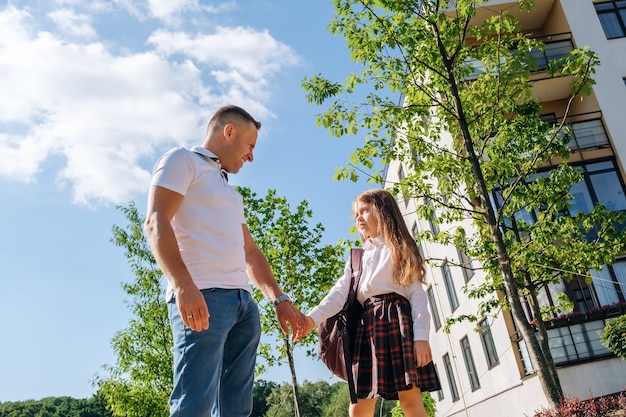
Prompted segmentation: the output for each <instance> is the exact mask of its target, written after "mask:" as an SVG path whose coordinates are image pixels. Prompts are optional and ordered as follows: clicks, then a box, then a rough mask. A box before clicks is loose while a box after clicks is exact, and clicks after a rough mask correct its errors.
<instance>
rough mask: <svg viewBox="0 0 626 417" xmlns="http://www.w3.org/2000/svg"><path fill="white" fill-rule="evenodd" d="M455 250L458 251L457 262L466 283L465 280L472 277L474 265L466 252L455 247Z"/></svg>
mask: <svg viewBox="0 0 626 417" xmlns="http://www.w3.org/2000/svg"><path fill="white" fill-rule="evenodd" d="M457 252H458V253H459V264H460V266H461V270H462V271H463V277H464V278H465V282H466V283H467V281H469V280H470V279H472V277H473V276H474V265H473V263H472V260H471V259H470V257H469V256H467V253H465V251H462V250H461V249H457Z"/></svg>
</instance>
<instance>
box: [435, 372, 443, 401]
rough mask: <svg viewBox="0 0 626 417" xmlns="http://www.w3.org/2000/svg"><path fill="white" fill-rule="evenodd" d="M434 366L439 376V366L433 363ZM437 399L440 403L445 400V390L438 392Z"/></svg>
mask: <svg viewBox="0 0 626 417" xmlns="http://www.w3.org/2000/svg"><path fill="white" fill-rule="evenodd" d="M433 366H434V367H435V373H436V374H437V375H439V371H438V370H437V364H436V363H433ZM437 399H438V400H439V401H441V400H443V389H439V390H437Z"/></svg>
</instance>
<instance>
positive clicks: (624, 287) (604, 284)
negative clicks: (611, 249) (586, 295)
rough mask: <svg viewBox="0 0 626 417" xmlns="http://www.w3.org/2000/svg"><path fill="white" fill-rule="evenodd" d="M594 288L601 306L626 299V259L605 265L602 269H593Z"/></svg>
mask: <svg viewBox="0 0 626 417" xmlns="http://www.w3.org/2000/svg"><path fill="white" fill-rule="evenodd" d="M589 272H591V277H592V279H593V289H594V290H595V293H596V296H597V297H598V304H599V305H601V306H605V305H609V304H613V303H619V302H624V301H626V259H620V260H618V261H615V262H614V263H613V264H612V265H604V266H603V267H602V269H600V270H595V269H591V270H590V271H589Z"/></svg>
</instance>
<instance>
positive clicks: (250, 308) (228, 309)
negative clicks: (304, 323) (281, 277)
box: [168, 288, 261, 417]
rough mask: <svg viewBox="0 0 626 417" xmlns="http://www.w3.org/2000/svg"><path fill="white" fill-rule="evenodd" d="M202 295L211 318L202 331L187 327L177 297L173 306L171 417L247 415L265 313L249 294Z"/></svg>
mask: <svg viewBox="0 0 626 417" xmlns="http://www.w3.org/2000/svg"><path fill="white" fill-rule="evenodd" d="M202 293H203V294H204V299H205V300H206V303H207V306H208V307H209V314H210V315H211V316H210V317H209V328H208V329H207V330H203V331H201V332H194V331H192V330H191V329H189V328H188V327H185V326H184V325H183V321H182V319H181V317H180V312H179V311H178V307H177V306H176V301H175V299H172V300H171V301H170V302H168V312H169V318H170V325H171V327H172V334H173V336H174V347H173V349H172V353H173V356H174V388H173V390H172V394H171V396H170V416H172V417H205V416H206V417H208V416H216V417H244V416H245V417H247V416H249V415H250V414H251V413H252V387H253V385H254V366H255V362H256V353H257V348H258V345H259V339H260V337H261V322H260V319H259V309H258V307H257V304H256V302H255V301H254V299H253V298H252V295H251V294H250V293H249V292H248V291H246V290H226V289H220V288H212V289H208V290H202Z"/></svg>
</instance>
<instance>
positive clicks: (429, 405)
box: [391, 392, 437, 417]
mask: <svg viewBox="0 0 626 417" xmlns="http://www.w3.org/2000/svg"><path fill="white" fill-rule="evenodd" d="M422 402H423V403H424V408H425V409H426V414H427V415H428V417H435V414H437V402H436V401H435V399H434V398H433V397H432V395H430V393H429V392H422ZM391 417H404V413H403V412H402V407H400V402H397V403H396V406H395V407H394V408H393V410H391Z"/></svg>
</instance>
